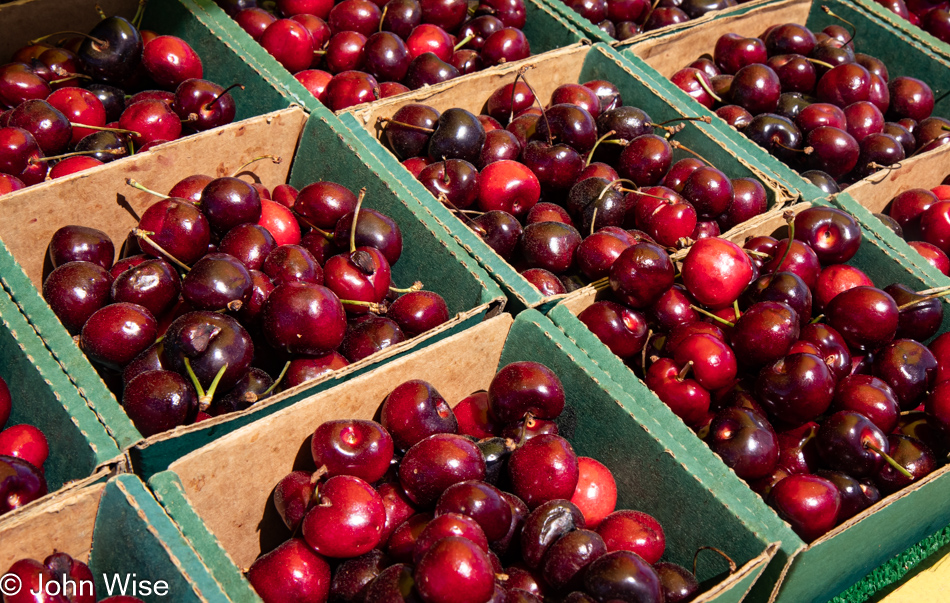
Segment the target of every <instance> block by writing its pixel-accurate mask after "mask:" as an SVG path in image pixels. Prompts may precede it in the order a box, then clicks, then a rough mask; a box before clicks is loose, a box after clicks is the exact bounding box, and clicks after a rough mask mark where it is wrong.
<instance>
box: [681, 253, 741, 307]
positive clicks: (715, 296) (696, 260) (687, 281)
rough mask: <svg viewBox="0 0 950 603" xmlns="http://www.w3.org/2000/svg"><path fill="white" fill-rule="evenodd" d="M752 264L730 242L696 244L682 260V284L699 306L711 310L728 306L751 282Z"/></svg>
mask: <svg viewBox="0 0 950 603" xmlns="http://www.w3.org/2000/svg"><path fill="white" fill-rule="evenodd" d="M752 275H753V271H752V262H751V261H750V260H749V256H748V255H746V253H745V252H744V251H743V250H742V248H741V247H739V246H738V245H736V244H735V243H733V242H731V241H727V240H725V239H719V238H708V239H701V240H699V241H697V242H696V243H695V244H694V245H693V246H692V247H691V248H690V250H689V253H687V254H686V259H685V260H683V284H684V285H686V289H687V290H688V291H689V292H690V294H691V295H692V296H693V297H695V298H696V299H697V300H698V301H699V303H701V304H703V305H706V306H711V307H714V308H718V307H722V306H726V305H729V304H731V303H732V302H734V301H735V300H737V299H739V294H741V293H742V291H743V290H744V289H745V288H746V286H747V285H748V284H749V282H751V280H752Z"/></svg>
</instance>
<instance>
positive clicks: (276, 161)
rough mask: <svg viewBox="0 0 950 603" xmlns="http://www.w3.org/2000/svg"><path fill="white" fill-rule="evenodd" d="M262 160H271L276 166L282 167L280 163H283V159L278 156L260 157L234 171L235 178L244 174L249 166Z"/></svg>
mask: <svg viewBox="0 0 950 603" xmlns="http://www.w3.org/2000/svg"><path fill="white" fill-rule="evenodd" d="M262 159H270V160H271V162H272V163H274V164H275V165H280V163H281V162H282V161H283V159H281V158H280V157H278V156H276V155H261V156H260V157H255V158H254V159H251V160H250V161H248V162H247V163H245V164H244V165H242V166H241V167H239V168H238V169H236V170H234V176H237V175H238V174H240V173H241V172H243V171H244V170H245V169H247V167H248V166H249V165H251V164H254V163H257V162H258V161H261V160H262Z"/></svg>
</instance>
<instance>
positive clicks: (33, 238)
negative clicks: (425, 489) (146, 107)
mask: <svg viewBox="0 0 950 603" xmlns="http://www.w3.org/2000/svg"><path fill="white" fill-rule="evenodd" d="M331 117H332V116H331ZM334 119H335V118H334ZM341 131H343V132H345V133H347V134H348V131H347V130H345V128H343V129H341ZM347 140H348V138H346V137H341V136H340V135H339V134H337V131H336V130H334V128H333V124H332V123H330V122H328V121H326V120H323V119H320V118H318V117H316V116H314V117H313V118H312V119H310V120H309V121H308V120H307V116H306V114H305V113H304V111H303V110H302V109H300V108H290V109H284V110H282V111H278V112H275V113H272V114H268V115H264V116H261V117H257V118H252V119H250V120H246V121H244V122H239V123H235V124H231V125H229V126H226V127H223V128H220V129H216V130H213V131H209V132H205V133H202V134H199V135H196V136H195V137H193V138H192V139H189V140H182V141H177V142H174V143H171V144H169V145H167V146H164V147H162V148H159V149H156V150H154V151H152V152H149V153H144V154H141V155H138V156H135V157H131V158H129V162H128V163H127V164H126V165H125V166H110V165H106V166H101V167H98V168H95V169H94V170H91V171H89V172H87V173H82V174H77V175H75V176H71V177H68V178H65V179H63V181H61V182H56V183H54V185H53V186H52V187H50V188H44V189H29V188H28V189H24V190H22V191H18V192H16V193H13V194H11V195H8V196H5V197H4V198H3V200H2V201H0V207H2V208H3V209H4V211H5V212H6V214H5V215H6V216H7V219H6V220H4V221H2V223H0V240H2V241H3V243H4V245H5V251H4V252H2V253H0V273H2V274H3V275H4V282H5V284H7V285H8V287H9V289H10V291H11V293H12V294H13V297H14V299H15V300H16V302H17V304H19V306H20V307H21V309H22V310H23V311H24V313H25V314H26V315H27V316H28V318H29V320H30V322H31V323H32V325H33V326H34V327H35V328H36V330H37V332H38V333H39V334H40V335H41V336H42V337H43V338H44V340H45V341H46V343H47V345H49V347H50V349H51V350H52V351H53V354H54V356H55V358H56V359H57V360H58V361H59V363H60V364H62V366H64V367H66V369H67V372H68V375H69V377H70V379H71V380H72V381H73V382H74V383H75V385H76V386H78V387H79V389H80V391H81V392H82V393H83V395H84V396H85V397H86V399H87V400H88V402H89V405H90V406H91V407H92V408H93V410H94V411H95V412H96V413H97V414H98V415H99V417H100V418H101V420H102V422H103V423H104V424H105V425H106V426H107V428H108V429H109V432H110V433H111V434H112V435H113V437H114V438H115V439H116V440H117V441H118V442H119V445H120V448H122V449H124V448H129V447H131V446H133V445H135V444H137V443H140V446H138V447H136V448H135V450H133V451H132V452H131V454H132V461H133V463H134V464H135V466H136V469H137V470H138V471H140V472H141V473H142V474H143V475H146V476H147V475H150V474H151V473H154V472H156V471H160V470H162V469H164V468H165V467H167V466H168V463H169V462H171V461H172V460H174V459H175V458H178V456H181V455H182V454H184V453H185V452H188V451H190V450H193V449H195V448H198V447H200V446H202V445H203V444H205V443H207V442H209V441H211V440H213V439H214V438H216V437H218V436H220V435H222V434H224V433H227V432H229V431H231V430H233V429H236V428H237V427H239V426H241V425H245V424H247V423H250V422H252V421H253V420H255V419H257V418H259V417H261V416H263V415H265V414H268V413H270V412H274V411H275V410H277V409H279V408H282V407H283V406H287V405H290V404H292V403H294V401H295V400H296V399H298V398H299V396H301V395H303V393H304V392H307V391H308V390H311V391H312V390H314V388H320V387H326V386H327V385H326V384H328V383H333V382H339V381H342V380H345V379H347V378H349V377H351V376H353V375H355V374H359V372H361V371H364V370H366V369H368V367H370V366H372V365H373V364H375V363H378V362H382V361H384V360H386V359H388V358H392V357H394V356H397V355H399V354H402V353H404V352H406V351H407V350H410V349H412V348H414V347H416V346H420V345H426V344H428V343H430V342H432V341H434V340H437V339H439V338H441V337H444V336H446V335H447V334H449V333H452V332H455V331H458V330H461V329H464V328H465V327H467V326H468V325H470V324H473V323H476V322H479V321H481V320H482V319H483V318H484V317H485V316H486V315H487V313H488V312H489V311H492V312H498V311H500V310H501V307H502V305H503V301H504V296H503V295H502V293H501V290H500V289H499V288H498V286H497V285H496V284H495V283H494V282H492V281H491V279H490V278H489V277H488V275H487V274H485V273H484V271H482V270H481V269H480V268H479V267H478V266H477V265H476V263H475V261H474V260H473V259H472V258H471V257H470V256H469V255H468V254H467V253H465V251H464V250H462V249H461V248H460V247H458V245H457V244H455V242H454V241H453V240H452V239H451V238H450V237H449V236H447V235H446V234H445V232H444V231H443V230H442V229H441V228H440V227H436V226H434V225H432V224H430V223H427V222H426V220H425V219H427V218H426V216H427V215H428V214H427V213H426V212H425V211H424V210H423V208H422V207H421V206H419V205H418V203H417V202H416V201H415V200H414V199H412V198H411V197H410V196H409V195H408V194H407V193H406V192H405V191H404V190H403V189H401V188H400V186H399V184H398V183H397V182H393V181H391V180H387V181H384V180H382V179H380V178H378V177H377V176H376V175H375V174H377V173H379V172H380V170H379V169H378V168H374V167H372V166H369V165H367V164H366V163H365V162H363V161H362V160H360V159H359V158H358V156H357V148H356V147H353V146H347V142H346V141H347ZM268 154H270V155H277V156H279V157H281V162H280V164H274V163H272V162H271V161H267V160H264V161H260V162H257V163H255V164H253V165H252V166H251V167H250V168H248V170H245V171H244V172H242V177H250V176H253V177H255V178H258V179H260V180H261V181H262V182H263V183H264V184H265V185H266V186H268V187H269V188H270V187H273V186H274V185H276V184H278V183H284V182H287V181H288V180H290V181H291V182H292V183H293V184H294V185H295V186H297V187H298V188H299V187H301V186H304V185H306V184H309V183H311V182H316V181H318V180H331V181H334V182H338V183H340V184H343V185H344V186H348V187H350V188H351V189H353V190H357V189H358V188H360V187H364V186H365V187H366V188H367V197H366V200H365V201H364V206H365V207H368V208H374V209H378V210H379V211H382V212H383V213H386V214H387V215H390V216H391V217H392V218H393V219H394V220H395V221H396V222H397V224H399V225H400V229H401V230H402V232H403V237H404V253H403V255H402V257H401V258H400V261H399V262H397V263H396V265H395V266H393V281H394V282H395V283H396V284H397V285H401V286H407V285H408V284H409V283H413V282H415V281H417V280H418V281H422V283H423V285H424V286H425V288H426V289H427V290H430V291H435V292H437V293H439V294H441V295H442V296H443V297H444V298H445V300H446V304H447V305H448V308H449V315H450V316H451V317H452V318H451V319H450V320H449V321H448V322H447V323H445V324H443V325H441V326H440V327H438V328H436V329H433V330H431V331H429V332H427V333H425V334H422V335H420V336H417V337H415V338H412V339H410V340H408V341H406V342H403V343H401V344H398V345H396V346H392V347H391V348H387V349H386V350H383V351H382V352H379V353H377V354H374V355H373V356H370V357H368V358H365V359H363V360H362V361H360V362H357V363H354V364H352V365H349V366H347V367H345V368H343V369H341V370H339V371H335V372H334V373H330V374H327V375H324V376H323V377H321V378H320V379H317V380H314V381H310V382H307V383H305V384H302V385H299V386H297V387H295V388H292V389H288V390H286V391H284V392H281V393H280V394H277V395H275V396H273V397H271V398H268V399H266V400H263V401H261V402H260V403H258V404H255V405H254V406H252V407H251V408H249V409H248V410H246V411H243V412H240V413H231V414H228V415H223V416H221V417H215V418H213V419H209V420H207V421H203V422H201V423H199V424H195V425H189V426H183V427H179V428H176V429H174V430H171V431H168V432H165V433H163V434H158V435H155V436H152V437H151V438H148V439H147V440H145V441H141V440H142V436H141V434H139V432H138V430H136V429H135V427H134V426H133V425H132V423H131V421H130V420H129V419H128V417H127V415H126V414H125V412H124V411H123V410H122V408H121V406H120V404H119V403H118V401H117V400H116V397H115V396H114V395H113V394H112V392H110V390H109V389H108V388H107V386H106V384H105V383H104V382H103V380H102V379H101V378H100V377H99V375H98V374H97V373H96V371H95V369H94V368H93V367H92V365H91V364H90V363H89V361H88V360H87V359H86V358H85V356H84V355H83V353H82V352H81V351H80V349H79V347H78V346H77V344H76V343H75V342H74V341H73V339H72V338H71V337H70V336H69V334H68V333H67V332H66V330H65V329H64V328H63V326H62V324H61V323H60V322H59V320H58V319H57V318H56V317H55V315H54V314H53V313H52V310H51V309H50V307H49V306H48V305H47V304H46V302H45V301H44V300H43V299H42V297H41V296H40V294H39V291H38V290H37V288H38V287H41V284H42V277H43V262H44V258H45V250H46V244H47V242H48V240H49V237H50V236H51V235H52V233H53V232H55V231H56V229H58V228H60V227H62V226H65V225H67V224H79V225H87V226H92V227H96V228H101V229H103V230H105V231H106V232H107V234H109V235H110V237H111V238H112V239H113V241H114V242H116V244H117V247H118V246H119V245H120V244H121V241H123V240H124V239H125V237H126V235H127V233H128V232H129V231H130V230H131V229H132V228H133V227H134V226H135V225H136V224H137V219H136V217H135V216H136V215H141V213H142V212H143V211H144V209H145V208H147V207H148V206H149V205H151V204H152V203H154V202H155V201H156V198H155V197H154V196H152V195H150V194H148V193H145V192H142V191H139V190H137V189H134V188H132V187H130V186H128V185H127V184H126V183H125V179H126V178H127V177H129V176H132V177H134V178H135V179H136V180H138V181H140V182H141V183H142V184H143V185H145V186H147V187H149V188H151V189H153V190H159V191H162V190H166V191H167V190H168V189H169V188H170V187H171V186H172V185H173V184H174V183H175V182H177V181H178V180H180V179H181V178H183V177H185V176H188V175H191V174H196V173H198V174H200V173H205V174H209V175H213V176H222V175H228V174H230V173H231V172H232V171H233V170H235V169H236V168H237V167H239V166H241V165H243V164H244V163H246V162H247V161H248V160H250V159H252V158H255V157H259V156H262V155H268ZM364 154H365V155H369V154H368V153H365V152H364ZM328 156H332V157H333V158H334V159H333V161H325V160H323V159H322V158H324V157H328ZM291 165H293V170H294V173H295V174H298V173H299V174H300V175H299V176H291V175H290V170H291ZM62 199H70V200H71V202H70V203H68V204H63V203H62ZM420 217H422V218H425V219H420ZM40 218H42V219H40Z"/></svg>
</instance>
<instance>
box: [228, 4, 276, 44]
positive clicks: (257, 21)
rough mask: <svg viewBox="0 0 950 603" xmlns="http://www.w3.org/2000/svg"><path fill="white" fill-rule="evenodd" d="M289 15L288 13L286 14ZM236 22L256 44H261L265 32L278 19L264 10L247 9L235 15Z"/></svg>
mask: <svg viewBox="0 0 950 603" xmlns="http://www.w3.org/2000/svg"><path fill="white" fill-rule="evenodd" d="M284 14H287V13H284ZM234 20H235V21H237V24H238V25H240V26H241V29H243V30H244V31H246V32H247V33H248V34H249V35H250V36H251V37H252V38H254V41H255V42H259V41H260V38H261V35H263V33H264V30H266V29H267V27H268V26H269V25H270V24H271V23H273V22H274V21H276V20H277V18H276V17H275V16H274V15H273V14H271V13H269V12H267V11H266V10H264V9H263V8H257V7H256V6H255V7H251V8H245V9H243V10H241V11H239V12H238V13H237V14H236V15H234Z"/></svg>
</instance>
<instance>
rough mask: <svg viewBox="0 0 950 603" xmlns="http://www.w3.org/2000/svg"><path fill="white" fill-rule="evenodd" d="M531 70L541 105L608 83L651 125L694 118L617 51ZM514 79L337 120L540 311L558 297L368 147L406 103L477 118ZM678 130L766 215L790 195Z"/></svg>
mask: <svg viewBox="0 0 950 603" xmlns="http://www.w3.org/2000/svg"><path fill="white" fill-rule="evenodd" d="M529 64H531V65H533V66H534V68H533V69H531V70H529V71H528V72H527V74H526V77H527V78H528V81H529V82H531V85H532V87H533V88H534V89H535V92H536V93H537V95H538V96H539V98H540V99H541V100H542V101H544V100H546V99H548V98H550V96H551V92H553V91H554V89H555V88H557V86H559V85H561V84H564V83H568V82H586V81H589V80H594V79H606V80H609V81H611V82H613V83H614V84H616V85H617V86H619V88H620V92H621V95H622V98H623V100H624V102H625V103H627V104H633V105H635V106H638V107H640V108H642V109H643V110H644V111H646V112H647V113H648V114H649V115H650V117H651V118H652V119H653V120H655V121H657V122H661V121H666V120H670V119H677V118H681V117H693V116H694V115H695V113H691V112H689V111H688V110H682V109H681V108H680V106H679V105H677V103H675V102H673V101H670V100H668V98H667V97H665V96H662V95H661V94H660V91H659V90H658V89H657V87H656V85H655V84H654V83H653V82H652V80H650V79H648V78H646V77H644V76H643V73H642V72H641V71H640V70H638V69H637V68H636V67H634V66H632V65H631V64H630V63H629V62H628V61H627V60H626V59H624V58H623V57H622V56H620V54H619V53H618V52H617V51H615V50H614V49H612V48H610V47H609V46H606V45H604V44H595V45H594V46H584V45H578V46H573V47H570V48H564V49H562V50H557V51H554V52H551V53H548V54H547V55H545V56H542V57H536V58H535V59H534V60H533V61H532V62H530V63H529ZM517 73H518V67H517V66H516V65H512V66H511V67H508V68H505V69H504V70H501V71H496V72H492V73H487V72H486V73H481V74H475V75H474V76H472V77H471V78H470V79H467V80H465V81H458V82H445V83H443V84H439V85H437V86H432V87H431V88H430V89H428V90H422V91H418V92H416V93H414V94H412V95H409V96H407V97H405V98H402V97H399V98H395V97H394V98H393V99H386V100H384V101H380V102H378V103H374V104H373V105H372V106H370V107H368V108H365V109H359V108H354V110H353V111H352V112H345V113H342V114H341V115H340V119H341V120H342V121H343V123H344V125H346V126H348V127H349V128H350V129H351V130H352V131H353V132H354V133H355V134H356V135H357V136H358V137H360V138H361V139H362V140H363V141H364V143H365V144H366V146H367V148H369V149H370V150H371V151H373V152H374V153H376V154H377V156H378V157H379V159H380V160H381V161H382V162H383V163H384V164H385V165H386V166H387V167H388V169H389V170H390V171H391V172H392V173H394V174H399V177H400V178H401V179H402V180H403V182H404V183H405V185H406V188H408V189H409V190H410V192H412V194H413V195H415V197H416V198H417V199H419V200H420V201H421V202H422V204H423V205H425V206H426V207H427V208H428V209H429V211H430V212H432V215H433V216H435V218H436V219H437V220H438V221H439V222H441V223H442V224H443V226H445V228H446V229H447V230H448V231H449V232H450V233H451V234H452V236H454V237H455V238H456V239H457V240H458V241H459V243H461V244H462V246H463V247H465V248H466V249H467V250H469V252H471V253H472V255H474V256H475V257H476V258H477V259H478V261H479V263H480V264H481V265H482V266H484V267H485V269H486V270H487V271H488V272H489V273H490V274H491V275H492V276H493V277H495V279H497V280H498V282H500V283H501V284H502V286H503V287H504V289H505V291H506V293H507V294H508V297H509V301H510V303H511V304H512V307H514V308H533V307H537V308H538V309H540V310H542V311H544V310H546V309H548V308H550V306H552V305H553V304H554V303H556V302H557V301H558V300H559V299H560V298H561V297H563V296H549V297H544V296H542V295H541V293H540V292H539V291H538V290H537V289H536V288H535V287H534V285H532V284H531V283H529V282H528V281H527V280H526V279H525V278H524V277H522V276H521V275H520V274H519V273H518V272H517V270H515V268H514V267H513V266H512V265H511V264H509V263H508V262H506V261H505V260H503V259H502V258H501V256H499V255H498V254H497V253H495V252H494V251H493V250H492V249H491V248H490V247H489V246H488V245H487V244H485V242H484V241H482V239H481V238H480V237H479V236H478V235H476V234H475V233H474V232H472V231H471V230H470V229H469V228H468V226H466V225H465V223H464V222H462V221H461V220H460V219H459V218H457V217H456V216H455V214H453V212H451V211H450V210H449V209H448V208H447V207H445V206H444V205H443V204H442V203H441V202H439V201H438V200H437V199H436V198H435V197H433V196H432V194H431V193H430V192H429V191H428V190H427V189H426V188H425V187H424V186H423V185H422V184H421V183H420V182H419V181H418V180H416V179H415V178H413V177H412V175H411V174H410V173H409V171H408V170H406V168H405V167H403V166H402V165H401V164H400V163H399V161H398V160H397V159H396V157H395V156H394V155H393V154H392V153H390V151H389V150H388V149H386V148H385V147H384V146H383V144H382V142H380V141H378V140H374V139H376V138H377V137H378V135H379V134H380V133H378V132H377V130H376V120H377V118H380V117H392V115H393V114H394V113H395V112H396V111H397V110H398V109H399V108H400V107H402V106H403V105H405V104H408V103H412V102H421V103H425V104H427V105H430V106H432V107H434V108H435V109H437V110H439V111H444V110H446V109H449V108H451V107H461V108H463V109H467V110H469V111H471V112H473V113H476V114H477V113H479V112H480V111H481V109H482V107H483V106H484V103H485V101H486V100H487V99H488V97H489V96H490V95H491V93H492V92H494V91H495V89H497V88H499V87H500V86H502V85H504V84H506V83H511V82H512V81H514V78H515V77H516V75H517ZM682 124H683V125H684V126H685V128H684V129H683V130H682V131H681V132H680V133H678V134H676V136H675V138H676V140H678V141H680V142H682V143H683V144H685V145H686V146H688V147H689V148H691V149H692V150H694V151H696V152H697V153H699V154H701V155H702V156H703V157H706V158H707V159H708V160H710V161H712V162H713V163H714V164H715V165H716V166H717V167H718V168H720V169H721V170H723V171H724V172H725V173H726V174H727V175H729V176H730V177H731V178H737V177H740V176H750V177H753V178H756V179H758V180H759V181H761V182H762V183H763V184H764V185H765V187H766V190H767V192H768V196H769V206H770V208H772V209H773V210H774V209H776V208H780V207H782V206H784V205H786V204H787V203H789V202H790V201H791V200H792V199H794V194H793V193H791V192H790V191H789V189H788V188H787V187H786V186H784V185H783V184H781V183H779V182H778V181H777V180H775V179H774V178H773V177H772V175H771V174H770V173H769V172H768V170H766V169H763V168H762V167H760V165H759V164H758V163H756V161H755V160H754V159H751V158H749V157H748V156H746V155H744V154H743V153H742V152H741V151H740V152H736V151H735V148H734V147H732V146H730V145H728V144H727V143H725V142H723V141H722V138H721V136H720V135H719V134H718V132H717V131H716V130H714V129H713V128H711V127H710V126H709V125H708V124H706V123H702V122H692V121H685V122H682ZM686 156H688V155H687V154H686V153H685V152H684V151H681V150H678V149H676V150H674V155H673V158H674V160H677V159H680V158H681V157H686ZM575 293H576V292H575ZM571 295H574V294H571Z"/></svg>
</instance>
